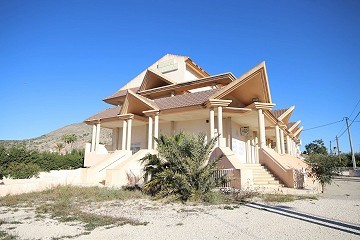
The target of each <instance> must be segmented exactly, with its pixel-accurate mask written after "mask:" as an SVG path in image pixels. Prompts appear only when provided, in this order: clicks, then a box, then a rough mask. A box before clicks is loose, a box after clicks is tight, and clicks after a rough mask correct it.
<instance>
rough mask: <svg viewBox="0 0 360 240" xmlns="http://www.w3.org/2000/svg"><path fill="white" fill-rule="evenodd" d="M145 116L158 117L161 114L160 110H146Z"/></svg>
mask: <svg viewBox="0 0 360 240" xmlns="http://www.w3.org/2000/svg"><path fill="white" fill-rule="evenodd" d="M143 114H144V115H145V116H147V117H152V116H156V115H157V116H158V115H159V114H160V112H159V110H146V111H143Z"/></svg>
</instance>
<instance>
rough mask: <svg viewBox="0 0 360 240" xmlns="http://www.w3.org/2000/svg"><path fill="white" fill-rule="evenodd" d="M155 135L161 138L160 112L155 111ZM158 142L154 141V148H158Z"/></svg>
mask: <svg viewBox="0 0 360 240" xmlns="http://www.w3.org/2000/svg"><path fill="white" fill-rule="evenodd" d="M154 137H155V138H159V113H155V116H154ZM156 147H157V143H156V142H155V141H154V149H156Z"/></svg>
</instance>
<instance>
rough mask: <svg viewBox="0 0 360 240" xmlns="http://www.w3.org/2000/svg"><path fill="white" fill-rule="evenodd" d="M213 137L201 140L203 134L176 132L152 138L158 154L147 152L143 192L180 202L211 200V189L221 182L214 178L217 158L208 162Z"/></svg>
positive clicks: (143, 160)
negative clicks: (171, 134)
mask: <svg viewBox="0 0 360 240" xmlns="http://www.w3.org/2000/svg"><path fill="white" fill-rule="evenodd" d="M216 140H217V138H214V139H211V140H210V141H209V142H208V143H206V141H205V134H199V135H194V134H188V133H183V132H180V133H179V134H176V135H173V136H165V135H161V136H160V138H158V139H155V141H156V142H157V144H158V147H157V150H158V152H159V155H158V156H157V155H151V154H148V155H147V156H145V157H144V158H142V159H141V160H140V161H142V162H144V163H145V167H144V170H145V173H146V175H145V181H146V180H147V178H148V177H149V176H151V179H150V181H148V182H146V183H145V184H144V187H143V188H144V191H145V192H147V193H149V194H151V195H153V196H156V197H158V198H170V199H171V200H181V201H188V200H191V201H206V200H208V199H212V197H213V196H211V195H212V194H211V191H212V190H213V189H214V188H215V187H218V186H221V184H222V183H223V182H224V181H225V179H224V177H222V178H219V179H215V178H214V177H213V174H214V172H215V171H216V170H217V163H218V159H215V160H213V161H210V162H209V163H208V159H209V155H210V153H211V151H212V149H213V147H214V145H215V142H216Z"/></svg>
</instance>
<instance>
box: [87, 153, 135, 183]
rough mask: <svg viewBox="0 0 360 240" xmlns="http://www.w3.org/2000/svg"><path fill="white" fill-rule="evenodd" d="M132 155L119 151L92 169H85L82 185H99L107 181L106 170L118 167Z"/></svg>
mask: <svg viewBox="0 0 360 240" xmlns="http://www.w3.org/2000/svg"><path fill="white" fill-rule="evenodd" d="M131 154H132V152H131V151H127V150H117V151H115V152H114V153H113V154H111V155H109V156H108V157H107V158H105V159H104V160H102V161H101V162H99V163H97V164H96V165H94V166H92V167H90V168H83V169H82V171H81V183H83V184H99V183H101V182H103V181H105V176H106V169H109V168H112V167H114V166H118V165H119V164H121V163H122V162H123V161H125V160H126V159H128V158H129V157H131Z"/></svg>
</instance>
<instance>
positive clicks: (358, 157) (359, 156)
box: [341, 153, 360, 167]
mask: <svg viewBox="0 0 360 240" xmlns="http://www.w3.org/2000/svg"><path fill="white" fill-rule="evenodd" d="M354 155H355V161H356V166H360V153H355V154H354ZM341 160H342V161H344V167H352V166H353V162H352V156H351V153H342V154H341Z"/></svg>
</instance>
